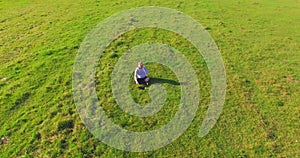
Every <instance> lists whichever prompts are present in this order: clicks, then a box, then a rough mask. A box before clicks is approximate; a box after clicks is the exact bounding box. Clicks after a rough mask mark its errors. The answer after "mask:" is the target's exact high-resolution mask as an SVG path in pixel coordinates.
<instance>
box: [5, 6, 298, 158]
mask: <svg viewBox="0 0 300 158" xmlns="http://www.w3.org/2000/svg"><path fill="white" fill-rule="evenodd" d="M141 6H161V7H168V8H173V9H176V10H178V11H181V12H183V13H185V14H187V15H189V16H191V17H192V18H194V19H196V20H197V21H198V22H199V23H201V24H202V25H203V26H205V27H206V30H207V31H208V32H209V33H210V34H211V36H212V37H213V39H214V40H215V42H216V44H217V45H218V47H219V50H220V52H221V55H222V58H223V61H224V64H225V69H226V79H227V90H226V101H225V104H224V107H223V111H222V114H221V116H220V118H219V120H218V122H217V123H216V125H215V126H214V128H213V129H212V130H211V131H210V132H209V133H208V134H207V135H206V136H205V137H203V138H199V137H198V132H199V129H200V127H201V122H202V120H203V118H204V116H205V114H206V111H207V107H208V103H209V101H210V96H211V94H210V88H211V85H210V80H209V79H210V76H209V71H208V68H207V65H206V63H205V61H204V59H203V58H202V57H201V55H200V54H198V55H196V54H195V53H194V52H195V51H197V50H196V49H195V48H194V47H193V46H192V45H191V43H189V42H188V41H187V40H185V39H184V38H182V37H180V36H179V35H177V34H174V33H172V32H169V31H166V30H160V29H155V28H145V29H138V30H134V31H130V32H128V33H126V34H124V35H122V36H121V37H120V38H118V39H117V40H115V41H114V42H113V43H111V45H109V47H107V49H106V51H105V53H104V54H103V56H102V57H101V58H100V59H99V65H98V66H97V74H96V76H97V83H98V84H97V85H96V87H97V95H98V98H99V101H100V103H101V105H102V107H103V108H104V110H105V112H106V114H107V115H108V116H109V117H110V118H111V119H112V121H113V122H114V123H115V124H118V125H120V126H121V127H122V128H125V129H129V130H133V131H147V130H153V129H158V128H160V127H161V126H163V125H164V124H166V123H167V122H169V121H170V119H171V118H172V117H173V116H174V115H175V113H176V111H177V109H178V104H179V101H180V100H179V97H180V85H178V84H176V83H177V81H178V80H177V79H176V76H175V75H174V73H173V72H172V71H171V70H170V69H168V68H167V67H165V66H162V65H160V64H155V63H149V64H145V65H146V66H147V68H148V69H149V71H150V76H151V77H153V78H157V82H161V84H162V85H163V86H165V87H166V90H167V99H166V102H165V105H164V107H163V108H162V109H161V111H159V112H158V113H157V114H155V115H153V116H152V117H148V118H139V117H135V116H131V115H129V114H126V113H124V112H123V111H122V109H120V108H119V107H118V106H117V104H116V102H115V101H114V98H113V95H112V92H111V87H110V86H111V85H110V80H111V76H110V74H111V72H112V69H113V67H114V64H115V63H116V62H117V61H118V58H119V57H121V56H122V54H124V53H125V52H126V51H127V50H128V49H130V48H132V47H133V46H136V45H138V44H142V43H145V42H160V43H165V44H168V45H170V46H172V47H174V48H176V49H177V50H179V51H181V52H182V53H183V54H184V55H185V56H186V58H187V59H188V60H189V62H190V63H191V64H192V66H193V67H194V69H195V72H196V75H197V77H198V81H199V86H200V97H201V98H200V104H199V108H198V111H197V116H196V117H195V118H194V120H193V122H192V124H191V125H190V127H189V128H188V129H187V131H185V133H184V134H183V135H181V136H180V137H179V138H178V139H177V140H175V141H174V142H173V143H172V144H170V145H167V146H165V147H163V148H160V149H158V150H155V151H148V152H141V153H137V152H125V151H122V150H118V149H114V148H112V147H110V146H108V145H106V144H104V143H102V142H101V141H99V140H98V139H97V138H95V137H94V136H93V135H92V134H91V133H90V132H89V131H88V130H87V129H86V127H85V125H84V124H83V122H82V120H81V119H80V117H79V114H78V113H77V109H76V106H75V104H74V101H73V94H72V73H73V64H74V61H75V57H76V54H77V52H78V49H79V48H80V45H81V42H82V41H83V40H84V39H85V37H86V35H87V34H88V32H89V31H90V30H92V29H93V28H94V27H95V26H96V25H97V24H98V23H100V22H101V21H102V20H104V19H105V18H108V17H109V16H111V15H113V14H115V13H117V12H119V11H122V10H126V9H130V8H134V7H141ZM299 30H300V1H299V0H275V1H272V0H260V1H258V0H239V1H232V0H223V1H216V0H213V1H194V0H190V1H181V0H174V1H171V0H168V1H157V0H155V1H142V0H134V1H132V2H129V1H125V0H118V1H106V0H103V1H101V0H87V1H79V0H73V1H69V0H67V1H66V0H65V1H62V0H56V1H50V0H42V1H36V0H32V1H27V0H16V1H3V0H2V1H1V0H0V127H1V128H0V138H1V140H0V157H22V156H24V157H98V156H103V157H121V156H123V157H300V135H299V133H300V106H299V103H300V89H299V87H300V64H299V63H300V31H299ZM153 70H155V71H153ZM133 71H134V70H133ZM162 79H165V80H162ZM130 82H131V83H132V82H133V81H132V80H130ZM174 83H175V84H174ZM129 89H130V93H131V95H132V97H133V99H134V100H135V101H136V102H137V103H140V104H141V105H143V104H145V103H147V102H149V100H150V97H149V95H148V93H144V92H148V89H146V90H145V91H139V90H137V86H136V85H133V84H131V85H130V86H129Z"/></svg>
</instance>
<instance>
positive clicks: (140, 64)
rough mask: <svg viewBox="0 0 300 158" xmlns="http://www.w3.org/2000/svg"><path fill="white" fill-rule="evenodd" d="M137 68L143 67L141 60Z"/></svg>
mask: <svg viewBox="0 0 300 158" xmlns="http://www.w3.org/2000/svg"><path fill="white" fill-rule="evenodd" d="M138 68H139V69H141V68H143V63H142V62H141V61H139V62H138Z"/></svg>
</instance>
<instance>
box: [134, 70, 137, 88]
mask: <svg viewBox="0 0 300 158" xmlns="http://www.w3.org/2000/svg"><path fill="white" fill-rule="evenodd" d="M136 72H137V69H135V71H134V82H135V83H136V84H138V81H137V77H136V76H137V74H136Z"/></svg>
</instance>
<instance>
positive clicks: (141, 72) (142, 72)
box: [134, 62, 150, 85]
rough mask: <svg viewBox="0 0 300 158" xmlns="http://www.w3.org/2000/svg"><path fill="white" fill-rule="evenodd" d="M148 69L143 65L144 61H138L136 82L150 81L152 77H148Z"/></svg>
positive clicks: (135, 75) (135, 73) (146, 82)
mask: <svg viewBox="0 0 300 158" xmlns="http://www.w3.org/2000/svg"><path fill="white" fill-rule="evenodd" d="M147 74H148V70H147V68H146V67H145V66H143V63H142V62H138V67H137V68H136V69H135V72H134V81H135V83H136V84H147V85H148V83H149V80H150V78H149V77H147Z"/></svg>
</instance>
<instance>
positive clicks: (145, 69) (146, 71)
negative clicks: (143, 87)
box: [144, 66, 148, 76]
mask: <svg viewBox="0 0 300 158" xmlns="http://www.w3.org/2000/svg"><path fill="white" fill-rule="evenodd" d="M144 71H145V74H146V76H147V75H148V69H147V68H146V67H145V66H144Z"/></svg>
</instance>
